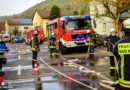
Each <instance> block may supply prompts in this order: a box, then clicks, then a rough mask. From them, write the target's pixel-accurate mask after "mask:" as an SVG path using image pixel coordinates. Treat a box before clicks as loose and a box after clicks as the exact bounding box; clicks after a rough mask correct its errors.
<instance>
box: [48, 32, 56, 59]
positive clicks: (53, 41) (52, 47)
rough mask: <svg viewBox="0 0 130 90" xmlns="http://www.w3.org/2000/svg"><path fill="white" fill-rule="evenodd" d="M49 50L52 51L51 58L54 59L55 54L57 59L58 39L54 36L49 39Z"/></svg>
mask: <svg viewBox="0 0 130 90" xmlns="http://www.w3.org/2000/svg"><path fill="white" fill-rule="evenodd" d="M49 49H50V57H51V58H52V54H53V53H54V55H55V57H56V58H57V53H56V38H55V37H54V34H53V33H52V34H51V37H50V39H49Z"/></svg>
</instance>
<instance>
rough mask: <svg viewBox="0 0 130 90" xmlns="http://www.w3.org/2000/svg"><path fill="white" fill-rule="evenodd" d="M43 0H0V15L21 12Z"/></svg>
mask: <svg viewBox="0 0 130 90" xmlns="http://www.w3.org/2000/svg"><path fill="white" fill-rule="evenodd" d="M41 1H44V0H0V16H4V15H12V14H18V13H21V12H23V11H24V10H26V9H28V8H29V7H31V6H33V5H35V4H37V3H40V2H41Z"/></svg>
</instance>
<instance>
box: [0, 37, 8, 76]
mask: <svg viewBox="0 0 130 90" xmlns="http://www.w3.org/2000/svg"><path fill="white" fill-rule="evenodd" d="M8 51H9V50H8V48H7V46H6V44H5V42H4V41H3V40H2V35H0V75H3V74H4V73H3V72H2V64H6V58H5V57H4V54H5V52H8Z"/></svg>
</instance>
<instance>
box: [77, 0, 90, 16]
mask: <svg viewBox="0 0 130 90" xmlns="http://www.w3.org/2000/svg"><path fill="white" fill-rule="evenodd" d="M90 1H91V0H77V4H78V5H80V10H81V11H82V10H83V11H84V13H87V12H89V5H90V4H89V3H90ZM80 14H81V13H80ZM82 14H83V13H82Z"/></svg>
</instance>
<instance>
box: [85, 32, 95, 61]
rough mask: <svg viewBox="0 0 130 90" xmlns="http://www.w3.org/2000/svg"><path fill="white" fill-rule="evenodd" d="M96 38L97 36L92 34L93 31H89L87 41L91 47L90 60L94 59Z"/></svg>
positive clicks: (89, 48)
mask: <svg viewBox="0 0 130 90" xmlns="http://www.w3.org/2000/svg"><path fill="white" fill-rule="evenodd" d="M94 38H95V35H94V34H91V31H90V30H88V31H87V36H86V40H87V42H88V45H89V47H88V54H89V58H90V59H94Z"/></svg>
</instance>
